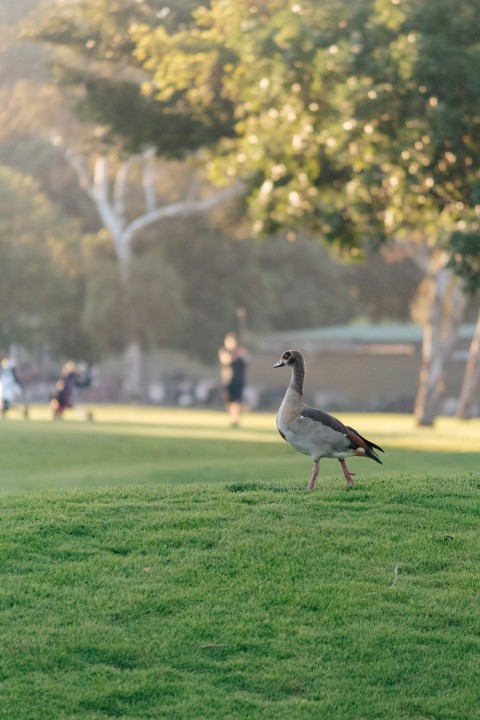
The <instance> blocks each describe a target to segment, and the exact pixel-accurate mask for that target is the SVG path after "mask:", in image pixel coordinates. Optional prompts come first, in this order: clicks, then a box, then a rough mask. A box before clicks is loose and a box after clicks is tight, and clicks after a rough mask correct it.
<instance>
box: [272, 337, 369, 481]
mask: <svg viewBox="0 0 480 720" xmlns="http://www.w3.org/2000/svg"><path fill="white" fill-rule="evenodd" d="M273 367H275V368H279V367H291V368H292V379H291V381H290V385H289V386H288V388H287V391H286V393H285V397H284V398H283V401H282V404H281V405H280V408H279V410H278V413H277V428H278V432H279V433H280V435H281V436H282V437H283V439H284V440H286V441H287V442H288V443H289V444H290V445H291V446H292V447H293V448H295V450H298V452H301V453H303V454H304V455H309V456H310V457H311V458H312V460H313V470H312V477H311V479H310V482H309V484H308V490H311V491H313V490H315V483H316V481H317V476H318V470H319V463H320V460H321V459H322V458H336V459H337V460H339V461H340V465H341V466H342V470H343V474H344V476H345V479H346V481H347V485H348V486H349V487H351V486H353V475H354V473H351V472H350V471H349V470H348V468H347V465H346V463H345V459H346V458H348V457H352V456H354V455H356V456H357V457H367V458H371V459H372V460H375V462H378V463H380V464H382V461H381V460H380V458H379V457H378V455H377V454H376V452H375V450H380V452H382V453H383V450H382V448H381V447H380V446H379V445H375V443H373V442H370V440H367V439H366V438H364V437H362V435H360V433H358V432H357V431H356V430H354V429H353V428H351V427H348V426H347V425H344V424H343V423H342V422H341V421H340V420H338V419H337V418H336V417H333V415H329V414H328V413H326V412H323V411H322V410H317V409H316V408H312V407H308V405H305V403H304V402H303V384H304V379H305V360H304V358H303V355H302V353H301V352H300V351H299V350H286V351H285V352H284V353H283V355H282V357H281V358H280V360H279V361H278V362H277V363H275V365H274V366H273Z"/></svg>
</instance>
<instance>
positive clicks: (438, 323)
mask: <svg viewBox="0 0 480 720" xmlns="http://www.w3.org/2000/svg"><path fill="white" fill-rule="evenodd" d="M432 280H433V282H434V293H433V298H432V302H431V306H430V310H429V322H428V324H427V326H426V327H425V329H424V334H423V345H422V364H421V369H420V379H419V389H418V395H417V399H416V403H415V418H416V420H417V422H418V424H419V425H428V426H431V425H433V423H434V422H435V418H436V417H437V415H438V413H439V410H440V405H441V402H442V399H443V395H444V392H445V371H446V367H447V365H448V362H449V361H450V359H451V356H452V352H453V349H454V347H455V344H456V342H457V339H458V334H459V330H460V324H461V322H462V319H463V315H464V312H465V307H466V304H467V298H466V295H465V293H464V292H463V284H462V282H461V280H459V279H458V278H457V277H455V276H454V275H453V272H452V271H451V270H450V269H447V268H445V267H443V268H441V269H439V270H438V271H437V272H436V273H435V274H433V275H432Z"/></svg>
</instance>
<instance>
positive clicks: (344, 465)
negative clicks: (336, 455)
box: [339, 459, 355, 485]
mask: <svg viewBox="0 0 480 720" xmlns="http://www.w3.org/2000/svg"><path fill="white" fill-rule="evenodd" d="M339 463H340V465H341V466H342V470H343V474H344V475H345V480H346V481H347V485H353V476H354V475H355V473H351V472H350V470H349V469H348V468H347V463H346V462H345V460H343V459H342V460H340V459H339Z"/></svg>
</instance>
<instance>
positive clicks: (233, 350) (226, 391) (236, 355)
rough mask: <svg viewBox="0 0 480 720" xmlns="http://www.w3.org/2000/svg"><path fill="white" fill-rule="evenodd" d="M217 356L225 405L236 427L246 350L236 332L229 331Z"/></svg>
mask: <svg viewBox="0 0 480 720" xmlns="http://www.w3.org/2000/svg"><path fill="white" fill-rule="evenodd" d="M218 357H219V360H220V367H221V378H222V388H223V397H224V401H225V407H226V409H227V411H228V413H229V415H230V422H231V425H232V427H238V425H239V423H240V415H241V412H242V407H243V391H244V389H245V381H246V375H247V364H248V358H247V350H246V348H245V347H244V346H243V345H241V344H240V343H239V341H238V338H237V336H236V334H235V333H233V332H229V333H227V334H226V336H225V340H224V343H223V346H222V347H221V348H220V349H219V351H218Z"/></svg>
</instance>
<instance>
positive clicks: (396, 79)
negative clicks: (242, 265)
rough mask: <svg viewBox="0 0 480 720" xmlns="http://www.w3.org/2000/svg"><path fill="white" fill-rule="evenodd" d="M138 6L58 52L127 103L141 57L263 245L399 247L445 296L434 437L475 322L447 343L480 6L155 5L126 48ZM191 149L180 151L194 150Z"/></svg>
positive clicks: (427, 403) (434, 372) (433, 363)
mask: <svg viewBox="0 0 480 720" xmlns="http://www.w3.org/2000/svg"><path fill="white" fill-rule="evenodd" d="M125 3H126V0H122V2H120V0H119V1H118V2H117V3H116V4H115V8H111V7H110V9H109V10H108V12H107V11H106V5H105V2H104V1H103V0H78V2H75V3H68V4H65V5H64V6H63V10H62V11H60V12H59V13H57V14H58V16H62V18H64V17H67V20H68V22H67V24H66V25H63V26H62V32H63V35H62V32H59V33H57V34H56V35H55V32H53V33H51V39H52V40H55V41H56V40H60V41H61V42H63V43H65V42H67V43H68V42H70V39H71V38H72V31H74V33H73V37H74V38H75V37H77V36H78V37H77V39H79V40H80V41H79V42H77V44H76V45H75V48H76V49H77V50H80V49H81V55H82V58H83V60H85V59H86V60H88V61H89V63H90V67H92V62H91V61H92V59H94V60H95V62H97V63H98V62H100V63H101V65H102V71H103V70H104V67H105V61H106V60H108V58H109V57H110V58H111V59H113V61H114V62H113V63H111V64H110V66H109V67H110V70H109V72H108V73H107V72H103V75H102V77H103V78H107V80H108V82H109V87H112V88H113V87H117V86H118V82H117V81H116V78H115V75H114V73H113V72H111V68H112V67H117V68H118V60H119V58H120V59H122V61H123V60H124V59H125V58H127V57H128V64H129V70H132V69H133V70H135V72H138V71H139V70H140V71H141V73H143V74H142V76H141V80H140V78H139V76H138V75H137V76H136V77H137V81H136V82H141V83H142V91H143V92H144V93H145V94H146V96H147V97H148V98H150V99H151V100H153V101H154V102H153V103H152V104H151V105H149V106H148V107H149V108H154V107H161V109H162V114H163V115H164V116H165V117H167V116H169V117H172V116H173V117H178V118H180V117H183V118H188V119H189V120H193V122H194V124H195V123H197V124H198V126H199V127H202V128H205V129H206V132H207V134H208V142H207V141H206V140H204V141H203V142H202V145H203V146H204V147H209V148H210V149H211V153H210V163H209V165H210V171H211V175H212V177H213V178H214V179H215V180H217V181H219V180H223V181H224V180H225V179H226V178H227V179H231V180H240V181H241V183H243V185H244V186H245V187H246V188H247V199H248V202H249V208H250V212H251V217H252V223H253V227H254V228H255V230H256V231H257V232H259V233H261V232H263V233H266V234H270V233H272V232H274V231H276V230H277V229H279V228H283V229H285V228H286V229H288V228H292V229H293V230H295V231H296V230H297V229H298V227H300V226H302V227H304V228H305V229H306V230H307V231H308V230H310V231H311V232H312V233H315V234H317V235H321V236H322V237H323V238H324V239H325V240H326V241H327V242H329V243H332V244H333V243H336V244H340V245H343V246H345V247H347V248H349V247H353V248H354V249H355V246H361V245H362V244H363V242H364V241H365V239H367V240H368V241H370V242H371V241H374V242H376V243H377V244H380V243H391V244H395V245H397V246H401V247H403V248H404V249H405V250H408V252H410V253H411V256H412V257H413V258H414V259H415V261H416V262H417V263H418V264H419V266H421V267H422V268H423V269H424V271H425V272H426V273H427V275H428V276H429V277H430V280H431V283H433V284H434V285H436V287H437V291H435V292H432V294H431V297H432V305H431V312H430V316H429V319H428V322H427V326H426V328H427V329H426V333H425V343H424V363H423V366H422V373H421V378H420V391H419V397H418V402H417V410H416V414H417V418H418V421H419V423H421V424H431V423H433V421H434V418H435V414H436V412H437V409H438V406H439V401H440V399H441V387H442V381H441V379H442V377H443V375H444V372H445V367H446V364H447V362H448V358H449V354H450V352H451V348H452V347H453V345H454V340H455V333H456V332H457V331H458V324H459V322H460V319H461V313H459V312H457V313H453V314H451V315H450V317H449V319H448V322H447V323H443V324H442V327H440V325H439V322H440V320H442V321H443V320H444V318H443V316H442V312H440V313H439V312H438V311H437V307H435V304H434V302H433V301H434V299H435V298H437V305H438V303H439V306H440V307H443V308H448V307H450V305H451V303H450V302H449V300H448V298H449V297H450V294H451V293H453V294H456V293H457V291H458V292H460V293H461V292H462V287H461V283H460V280H457V281H455V278H454V276H453V273H452V271H451V270H450V269H449V268H448V267H447V262H448V258H449V252H448V246H449V239H450V236H451V234H452V232H453V231H454V230H456V229H461V227H462V223H467V224H469V223H471V222H474V214H475V207H476V205H477V204H478V188H479V177H480V175H479V169H480V142H479V140H480V124H479V123H478V122H477V118H478V103H479V100H480V83H479V82H478V79H477V72H476V69H477V67H478V62H479V59H480V50H479V47H480V45H479V43H478V38H479V36H480V12H479V10H480V0H471V2H470V3H468V4H464V5H462V6H461V7H459V8H458V9H456V12H455V14H454V15H453V16H452V13H451V3H450V2H448V1H447V0H436V2H435V3H431V2H429V1H428V0H412V2H409V3H408V4H407V3H401V2H395V3H392V2H390V0H357V2H355V3H353V2H351V0H337V1H336V2H334V3H330V4H324V3H317V2H315V0H304V2H302V3H295V4H285V3H284V2H281V0H258V1H257V2H255V3H254V2H252V0H212V2H211V3H210V5H209V6H208V7H202V6H197V3H191V4H190V5H189V8H188V11H187V12H186V13H185V14H184V16H183V17H182V22H181V23H180V24H178V25H177V24H175V23H172V24H169V23H167V22H165V21H164V20H162V19H160V20H158V19H156V20H155V19H152V16H151V15H150V14H149V11H147V12H144V7H147V5H145V6H144V4H143V3H140V4H139V6H140V7H141V12H140V14H139V13H137V11H135V13H134V17H133V20H132V21H130V20H128V22H127V23H126V25H124V28H125V29H126V33H123V34H122V33H115V32H113V31H112V30H111V29H110V28H111V25H112V22H113V23H115V22H116V20H117V19H118V18H123V20H125V10H126V4H125ZM148 7H149V8H150V9H153V10H154V11H156V10H157V6H156V3H152V4H150V5H149V6H148ZM182 7H185V6H182ZM113 9H114V10H115V12H111V10H113ZM56 10H58V8H56ZM117 11H118V12H117ZM79 13H80V15H79ZM154 14H155V13H154ZM140 15H142V17H140ZM72 18H73V20H72ZM79 18H80V19H82V22H79ZM56 22H57V21H56ZM62 22H63V21H62ZM92 23H93V24H92ZM65 27H67V32H66V33H65V32H64V30H65ZM78 28H80V33H78V31H77V29H78ZM75 32H76V33H77V35H75ZM82 33H83V34H82ZM116 37H117V38H120V42H117V44H116V45H115V42H114V40H115V38H116ZM125 38H126V40H125ZM85 56H88V57H85ZM92 56H93V58H92ZM107 64H108V63H107ZM71 66H72V63H70V67H71ZM80 69H81V70H82V72H84V71H85V63H83V64H82V65H81V68H80ZM74 70H78V67H77V68H74ZM90 74H91V73H90ZM98 74H99V73H97V75H98ZM122 79H125V77H124V76H122ZM84 89H85V92H86V97H87V99H88V101H89V102H90V103H92V101H93V99H94V96H95V93H94V92H93V91H92V90H91V86H89V84H88V83H87V82H85V83H84ZM97 97H98V93H97ZM155 103H158V104H159V105H158V106H156V105H155ZM90 107H93V104H90ZM114 114H115V113H114ZM110 125H111V126H112V127H114V126H116V127H117V128H119V129H120V128H121V132H123V133H124V134H126V135H127V136H128V135H129V129H128V126H126V125H125V124H123V125H122V124H121V122H120V121H118V122H116V123H115V122H114V120H113V119H112V118H110ZM135 134H136V135H138V131H137V130H135ZM179 140H180V142H179V144H178V145H177V146H176V149H178V150H179V149H180V148H181V146H182V144H183V146H184V147H187V141H186V139H185V138H182V137H180V138H179ZM159 147H160V145H159ZM191 147H192V145H190V146H189V148H190V149H191ZM446 276H448V281H446ZM445 293H446V294H445ZM452 297H453V295H452ZM435 323H436V325H435ZM445 327H449V330H448V332H446V330H445Z"/></svg>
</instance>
